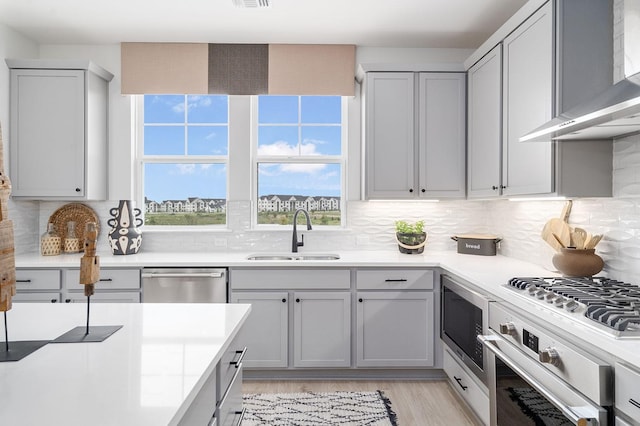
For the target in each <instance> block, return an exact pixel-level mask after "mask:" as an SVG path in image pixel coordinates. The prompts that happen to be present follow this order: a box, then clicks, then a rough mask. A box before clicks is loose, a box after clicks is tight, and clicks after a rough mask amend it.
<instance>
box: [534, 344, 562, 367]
mask: <svg viewBox="0 0 640 426" xmlns="http://www.w3.org/2000/svg"><path fill="white" fill-rule="evenodd" d="M538 359H539V360H540V362H542V363H544V364H551V365H555V366H558V365H560V355H559V354H558V351H556V350H555V349H553V348H546V349H543V350H541V351H540V352H538Z"/></svg>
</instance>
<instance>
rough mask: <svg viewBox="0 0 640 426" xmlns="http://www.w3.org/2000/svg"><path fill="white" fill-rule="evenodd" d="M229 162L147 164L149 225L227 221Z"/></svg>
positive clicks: (146, 201)
mask: <svg viewBox="0 0 640 426" xmlns="http://www.w3.org/2000/svg"><path fill="white" fill-rule="evenodd" d="M226 193H227V171H226V165H225V164H211V163H206V164H178V163H171V164H158V163H147V164H145V166H144V197H145V209H146V214H145V222H146V224H147V225H208V224H224V223H226Z"/></svg>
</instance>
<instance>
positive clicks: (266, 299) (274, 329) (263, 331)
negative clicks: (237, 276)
mask: <svg viewBox="0 0 640 426" xmlns="http://www.w3.org/2000/svg"><path fill="white" fill-rule="evenodd" d="M231 303H249V304H251V314H250V315H249V318H247V321H246V322H245V324H244V327H243V328H242V330H240V333H239V334H238V341H239V342H241V344H242V345H244V346H247V348H248V349H247V355H246V357H245V361H244V364H245V366H247V367H269V368H278V367H279V368H286V367H287V365H288V356H287V354H288V347H289V343H288V341H289V333H288V331H289V293H287V292H286V291H276V292H259V291H241V292H234V293H233V294H232V296H231Z"/></svg>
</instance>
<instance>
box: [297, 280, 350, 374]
mask: <svg viewBox="0 0 640 426" xmlns="http://www.w3.org/2000/svg"><path fill="white" fill-rule="evenodd" d="M294 301H295V303H294V307H293V366H294V367H349V366H350V365H351V294H350V293H349V292H346V291H342V292H328V291H322V292H320V291H318V292H295V293H294Z"/></svg>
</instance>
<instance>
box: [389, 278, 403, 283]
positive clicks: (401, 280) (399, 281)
mask: <svg viewBox="0 0 640 426" xmlns="http://www.w3.org/2000/svg"><path fill="white" fill-rule="evenodd" d="M406 281H407V279H406V278H396V279H392V278H387V279H386V280H384V282H386V283H404V282H406Z"/></svg>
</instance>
